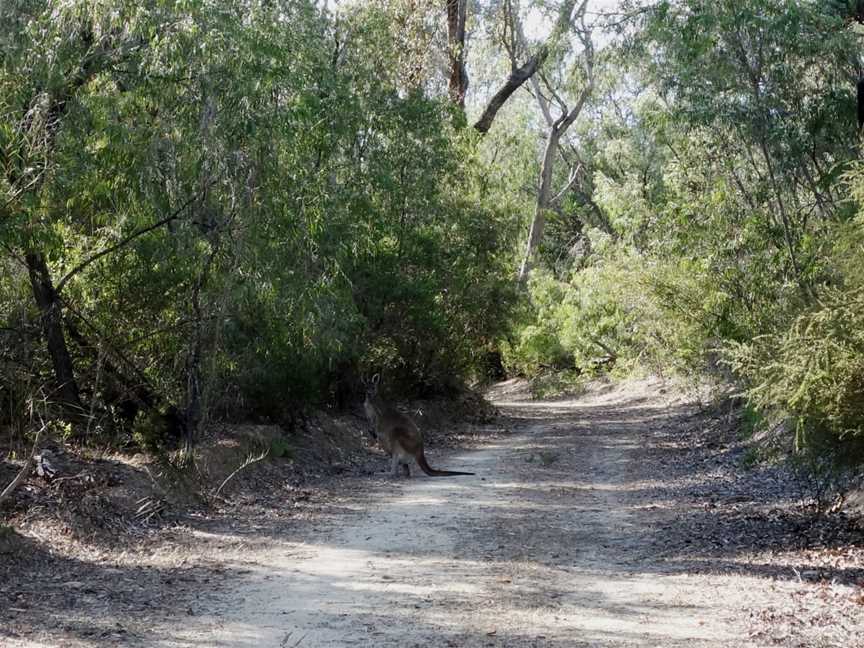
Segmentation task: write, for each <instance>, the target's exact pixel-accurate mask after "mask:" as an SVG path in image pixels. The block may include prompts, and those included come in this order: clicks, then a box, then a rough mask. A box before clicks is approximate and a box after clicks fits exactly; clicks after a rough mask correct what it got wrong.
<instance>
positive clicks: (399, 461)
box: [363, 374, 474, 477]
mask: <svg viewBox="0 0 864 648" xmlns="http://www.w3.org/2000/svg"><path fill="white" fill-rule="evenodd" d="M380 378H381V376H379V375H378V374H375V375H374V376H373V377H372V381H371V382H370V383H369V384H368V385H367V386H366V400H365V401H364V403H363V409H364V410H366V416H367V417H369V421H370V422H371V423H372V437H373V438H375V439H377V440H378V443H380V444H381V447H382V448H383V449H384V451H385V452H386V453H387V454H389V455H390V458H391V461H392V462H393V463H392V465H393V476H394V477H398V476H399V466H400V465H401V466H402V472H403V474H404V475H405V477H410V476H411V469H410V468H409V467H408V464H409V463H410V462H411V460H412V459H414V460H415V461H416V462H417V465H418V466H420V469H421V470H422V471H423V472H424V473H426V474H427V475H429V476H430V477H449V476H451V475H473V474H474V473H470V472H457V471H455V470H435V469H434V468H432V466H430V465H429V462H428V461H426V455H425V453H424V452H423V434H422V433H421V432H420V428H418V427H417V425H416V424H415V423H414V421H412V420H411V419H410V418H409V417H408V416H406V415H405V414H403V413H402V412H400V411H398V410H397V409H396V408H395V407H393V406H392V405H389V404H387V403H386V402H385V401H384V399H383V398H381V396H380V395H379V394H378V382H379V380H380Z"/></svg>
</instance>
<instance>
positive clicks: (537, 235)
mask: <svg viewBox="0 0 864 648" xmlns="http://www.w3.org/2000/svg"><path fill="white" fill-rule="evenodd" d="M560 121H561V120H559V121H558V122H556V123H555V124H553V125H552V128H550V129H549V137H548V139H547V140H546V150H545V151H544V153H543V167H542V169H541V171H540V188H539V189H538V191H537V204H536V207H535V209H534V218H532V219H531V229H530V230H529V232H528V242H527V243H526V245H525V256H524V257H523V259H522V267H521V268H520V269H519V283H520V284H524V283H525V282H526V281H527V280H528V273H529V272H530V270H531V263H532V261H533V257H534V253H535V252H536V250H537V246H539V245H540V240H541V239H542V238H543V228H544V226H545V225H546V210H547V209H548V208H549V201H550V200H551V197H552V170H553V167H554V164H555V154H556V153H557V152H558V140H559V139H560V137H561V132H562V131H561V130H559V125H560Z"/></svg>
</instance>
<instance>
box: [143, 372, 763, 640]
mask: <svg viewBox="0 0 864 648" xmlns="http://www.w3.org/2000/svg"><path fill="white" fill-rule="evenodd" d="M511 387H513V385H512V384H511ZM662 392H663V390H662V389H660V388H659V387H658V385H656V384H647V383H641V387H640V389H635V390H634V389H633V385H629V386H628V385H624V386H619V387H617V388H613V387H605V388H597V389H594V390H593V391H592V392H591V393H589V394H587V395H586V396H584V397H581V398H578V399H573V400H561V401H556V402H536V401H530V400H527V399H525V398H524V396H523V395H522V394H521V393H519V392H515V393H508V392H507V386H506V385H505V387H504V388H502V389H501V390H499V392H497V394H496V395H495V397H496V398H497V402H496V405H497V406H498V407H499V408H500V409H502V411H503V412H504V413H505V415H507V416H508V417H510V418H511V419H512V423H513V424H514V425H516V426H517V428H518V429H519V433H518V434H517V435H515V436H512V437H510V438H507V439H505V440H500V441H498V442H496V443H494V444H492V445H488V446H486V447H484V448H483V449H481V450H476V451H470V452H464V453H462V454H459V455H453V456H449V457H447V458H446V459H444V458H442V457H441V455H440V453H435V452H434V450H433V452H431V453H430V455H431V456H432V461H433V464H441V465H442V466H443V467H446V468H450V469H456V470H471V471H474V472H476V473H477V476H475V477H458V478H455V477H454V478H436V479H430V478H426V477H419V478H413V479H411V480H407V481H405V480H402V481H398V482H390V483H387V484H386V486H384V487H383V488H382V487H379V488H378V489H377V490H374V491H373V492H370V493H369V494H368V496H364V497H362V498H361V501H364V502H365V504H363V505H362V506H361V510H359V511H358V512H357V513H356V514H354V515H345V516H343V517H342V518H338V517H337V519H335V520H331V523H329V524H327V525H326V526H325V528H323V529H319V530H317V531H309V532H308V533H307V534H306V536H305V537H303V539H302V541H288V540H285V541H281V542H278V543H276V544H273V543H272V542H271V543H269V544H264V545H262V546H261V547H260V548H258V549H255V550H254V551H253V553H252V554H251V555H250V556H249V558H250V560H249V564H252V565H254V568H253V569H251V570H250V571H248V572H247V573H246V574H245V576H244V579H243V580H242V581H241V582H239V583H237V584H236V586H235V587H234V588H232V590H231V591H230V595H229V596H228V597H226V598H225V600H224V601H223V602H222V604H221V605H219V606H216V607H215V608H213V609H212V610H210V612H209V613H208V614H206V615H204V616H203V617H197V618H195V619H194V620H193V619H190V623H191V624H192V625H190V626H188V627H187V628H186V629H185V630H184V631H183V632H182V633H177V632H176V631H175V632H171V633H166V634H163V635H162V636H163V637H165V639H164V640H162V641H160V642H159V643H158V645H160V646H165V647H169V646H170V647H171V648H178V647H181V646H182V647H192V646H214V647H215V646H222V647H241V646H249V647H252V646H255V647H262V646H274V647H275V646H299V647H303V648H311V647H324V646H374V647H376V648H377V647H382V648H383V647H389V646H392V647H396V646H398V647H400V648H406V647H410V646H424V647H425V646H456V647H460V648H461V647H466V648H468V647H474V646H478V647H479V646H484V647H486V646H496V647H504V646H506V647H511V646H512V647H523V646H562V647H564V646H566V647H570V646H574V647H575V646H663V647H672V646H688V647H690V648H693V647H696V646H735V645H753V644H752V643H748V642H747V641H746V632H745V627H744V626H745V621H746V619H745V618H744V610H745V608H746V607H747V605H748V604H749V603H751V602H752V599H754V598H759V599H760V600H762V601H763V602H764V600H766V598H767V599H770V598H773V597H777V596H779V594H780V592H779V591H778V588H777V587H776V586H775V584H772V583H770V582H768V581H765V580H764V579H757V578H755V577H747V576H745V575H736V576H734V577H732V576H724V575H710V574H707V575H706V574H704V573H703V574H702V575H692V574H688V573H686V572H683V573H682V572H681V571H676V570H670V569H666V568H665V567H664V566H663V565H662V563H661V562H660V561H659V559H658V558H657V556H656V555H655V554H656V543H653V544H652V543H647V542H646V538H647V537H649V536H651V535H653V534H655V533H656V530H657V525H658V524H659V522H658V518H657V516H656V515H652V511H657V510H658V509H661V508H662V505H663V503H662V502H660V501H654V500H652V498H651V497H650V496H647V497H646V492H650V490H649V489H647V485H648V484H649V483H650V479H651V478H653V477H656V475H652V474H650V473H651V472H652V471H656V470H657V469H658V466H657V465H654V464H651V463H650V461H647V460H646V457H645V455H644V452H642V447H643V440H644V438H645V436H646V435H647V434H649V433H650V432H651V429H652V426H656V425H661V424H662V421H663V420H664V418H665V417H667V416H668V415H669V411H670V407H672V406H673V405H671V404H670V403H668V402H666V401H664V400H663V396H662ZM436 455H437V456H436ZM646 473H648V474H646ZM646 480H647V481H646Z"/></svg>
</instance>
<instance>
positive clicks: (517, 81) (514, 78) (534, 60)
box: [474, 47, 548, 134]
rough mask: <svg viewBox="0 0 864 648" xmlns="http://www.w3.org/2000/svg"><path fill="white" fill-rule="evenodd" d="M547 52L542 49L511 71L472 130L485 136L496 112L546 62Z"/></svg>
mask: <svg viewBox="0 0 864 648" xmlns="http://www.w3.org/2000/svg"><path fill="white" fill-rule="evenodd" d="M547 52H548V50H547V49H546V48H545V47H544V48H543V49H542V50H540V52H538V53H537V54H535V55H534V56H532V57H531V58H530V59H528V61H527V62H526V63H525V65H523V66H522V67H519V68H515V69H513V71H512V72H511V73H510V76H509V77H508V78H507V81H505V82H504V85H503V86H501V89H500V90H498V92H496V93H495V95H494V96H493V97H492V99H491V100H490V101H489V105H487V106H486V109H485V110H484V111H483V114H482V115H481V116H480V119H478V120H477V122H476V123H475V124H474V128H475V129H476V130H477V131H478V132H479V133H483V134H485V133H486V132H487V131H488V130H489V128H490V127H491V126H492V121H493V120H494V119H495V115H497V114H498V111H499V110H500V109H501V107H502V106H503V105H504V104H505V103H506V102H507V100H508V99H509V98H510V95H512V94H513V93H514V92H516V91H517V90H518V89H519V88H520V87H522V84H523V83H525V82H526V81H527V80H528V79H530V78H531V77H532V76H533V75H534V73H535V72H536V71H537V68H538V67H540V65H542V64H543V61H544V60H546V55H547Z"/></svg>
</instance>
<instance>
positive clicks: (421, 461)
mask: <svg viewBox="0 0 864 648" xmlns="http://www.w3.org/2000/svg"><path fill="white" fill-rule="evenodd" d="M417 465H418V466H420V470H422V471H423V472H424V473H426V474H427V475H429V476H430V477H452V476H454V475H473V474H474V473H471V472H458V471H456V470H435V469H434V468H433V467H432V466H430V465H429V462H428V461H426V455H425V453H423V452H422V451H421V452H420V454H419V455H418V456H417Z"/></svg>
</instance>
